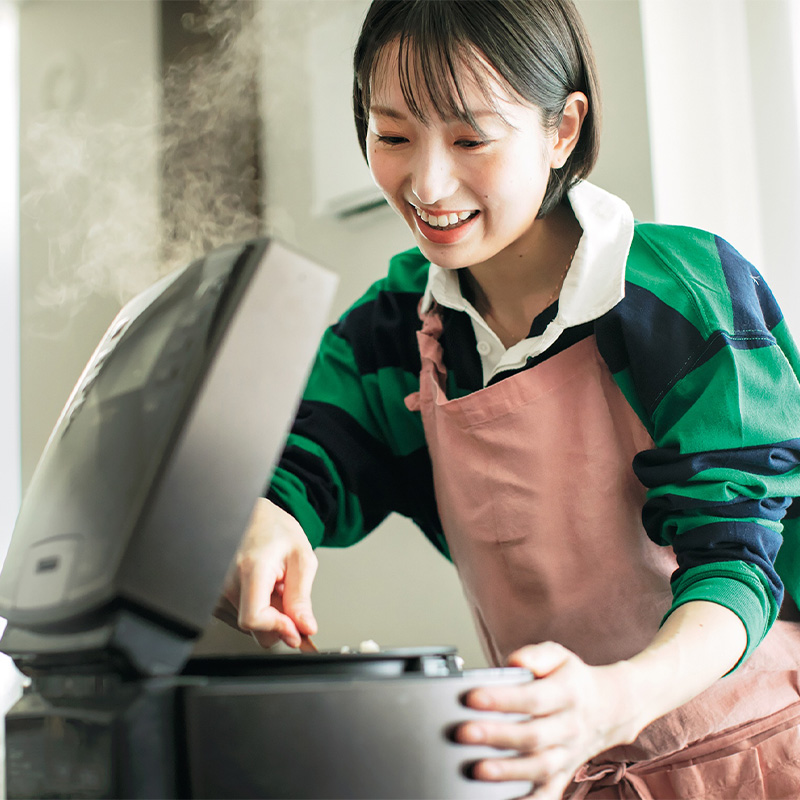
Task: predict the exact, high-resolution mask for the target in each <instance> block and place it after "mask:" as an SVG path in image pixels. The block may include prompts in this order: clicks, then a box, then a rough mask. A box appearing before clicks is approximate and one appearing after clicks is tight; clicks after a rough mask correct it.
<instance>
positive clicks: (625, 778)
mask: <svg viewBox="0 0 800 800" xmlns="http://www.w3.org/2000/svg"><path fill="white" fill-rule="evenodd" d="M572 780H573V783H575V784H577V788H576V790H575V792H573V794H571V795H570V796H569V797H570V800H583V798H584V797H586V796H587V795H588V794H589V792H590V791H592V789H594V788H595V787H600V786H616V787H617V791H618V792H619V797H620V800H653V795H652V794H650V792H649V790H648V788H647V785H646V784H645V782H644V781H643V780H642V779H641V778H640V777H639V776H638V775H636V773H634V772H632V771H631V770H630V769H629V768H628V765H627V764H625V763H623V762H612V763H605V764H602V763H601V764H597V763H592V762H591V761H590V762H589V763H588V764H584V765H583V766H582V767H581V768H580V769H579V770H578V771H577V772H576V773H575V777H574V778H573V779H572Z"/></svg>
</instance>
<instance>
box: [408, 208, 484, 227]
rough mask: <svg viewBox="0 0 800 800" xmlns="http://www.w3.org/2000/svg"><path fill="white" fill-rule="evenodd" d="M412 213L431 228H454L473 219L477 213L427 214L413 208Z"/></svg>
mask: <svg viewBox="0 0 800 800" xmlns="http://www.w3.org/2000/svg"><path fill="white" fill-rule="evenodd" d="M414 211H416V212H417V216H418V217H419V218H420V219H421V220H422V221H423V222H426V223H427V224H428V225H430V226H431V227H432V228H445V229H448V228H452V227H454V226H458V225H462V224H463V223H464V222H466V221H467V220H468V219H470V218H471V217H474V216H475V215H476V214H477V213H478V212H477V211H450V212H448V213H445V214H429V213H428V212H427V211H423V210H422V209H421V208H417V207H416V206H414Z"/></svg>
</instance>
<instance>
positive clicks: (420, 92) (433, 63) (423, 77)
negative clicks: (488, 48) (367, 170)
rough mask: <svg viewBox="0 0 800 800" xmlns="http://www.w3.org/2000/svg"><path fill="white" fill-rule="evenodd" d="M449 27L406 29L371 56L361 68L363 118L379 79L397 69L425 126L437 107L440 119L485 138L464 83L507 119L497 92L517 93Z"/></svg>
mask: <svg viewBox="0 0 800 800" xmlns="http://www.w3.org/2000/svg"><path fill="white" fill-rule="evenodd" d="M415 21H416V20H415ZM409 22H411V20H409ZM418 22H420V23H425V22H428V20H424V19H423V20H419V21H418ZM447 27H449V26H446V27H439V28H438V29H437V28H433V27H431V26H430V25H424V24H420V25H417V26H414V28H413V29H412V26H411V25H408V26H407V27H406V29H405V30H403V31H401V32H400V34H399V35H398V36H396V37H395V38H394V39H393V40H392V41H390V42H387V43H386V44H385V45H384V46H383V47H382V48H380V50H378V51H377V52H375V53H374V54H373V58H372V60H371V61H372V63H371V64H365V65H364V66H365V67H366V69H365V70H364V72H365V73H366V74H365V75H364V76H363V78H364V79H363V81H362V82H361V102H362V108H363V109H364V111H365V112H366V113H367V114H368V113H369V108H370V101H371V95H372V93H373V89H377V88H378V87H380V85H381V80H382V76H386V75H389V74H391V71H393V70H396V71H397V75H398V78H399V81H400V87H401V89H402V92H403V99H404V101H405V103H406V105H407V106H408V110H409V111H410V112H411V114H413V115H414V117H416V118H417V119H418V120H420V121H421V122H422V123H424V124H427V123H428V122H429V121H430V119H429V115H430V109H435V113H436V115H437V116H438V117H439V118H440V119H441V120H445V121H447V120H452V119H456V120H459V121H460V122H464V123H466V124H468V125H470V126H471V127H472V128H473V129H474V130H475V131H476V132H478V133H479V134H481V135H483V131H482V130H481V128H480V125H479V124H478V122H477V120H476V119H475V116H474V113H473V112H474V109H472V108H470V107H469V105H468V104H467V100H466V94H465V85H468V86H469V87H470V88H477V89H478V91H479V92H480V94H481V95H482V96H483V98H484V100H485V102H486V108H488V109H490V110H491V111H493V112H495V113H496V114H498V115H499V116H500V117H501V118H503V119H504V120H505V118H504V117H503V115H502V113H501V111H500V108H499V106H498V103H497V96H496V89H497V88H498V87H499V86H503V87H504V88H505V89H506V91H507V92H509V93H511V94H512V95H515V94H516V92H514V90H513V88H512V87H511V86H509V85H508V83H507V82H506V81H505V79H504V78H502V76H501V75H500V74H499V73H498V72H497V71H496V70H495V69H494V68H493V67H492V66H491V65H490V64H489V63H488V61H487V59H486V58H485V57H484V56H483V55H482V54H481V53H479V52H477V51H476V49H475V46H474V45H473V44H472V43H471V42H470V41H469V40H468V39H466V37H464V36H459V35H458V33H459V32H458V31H455V35H453V33H454V32H453V31H450V30H448V29H447ZM395 45H396V48H395Z"/></svg>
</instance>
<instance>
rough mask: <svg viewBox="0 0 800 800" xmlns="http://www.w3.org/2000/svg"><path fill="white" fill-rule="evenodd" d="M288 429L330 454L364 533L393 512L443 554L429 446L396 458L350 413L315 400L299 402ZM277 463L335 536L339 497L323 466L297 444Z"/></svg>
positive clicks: (444, 548)
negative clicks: (298, 482)
mask: <svg viewBox="0 0 800 800" xmlns="http://www.w3.org/2000/svg"><path fill="white" fill-rule="evenodd" d="M292 430H293V432H294V433H296V434H298V435H300V436H304V437H306V438H307V439H310V440H311V441H313V442H316V443H317V444H318V445H319V446H320V447H322V448H323V449H324V451H325V452H326V453H329V454H330V456H331V460H332V461H333V463H334V466H335V468H336V470H337V472H338V473H339V477H340V479H341V481H342V484H343V486H344V487H345V489H346V490H347V491H349V492H352V493H353V494H355V495H356V496H357V497H358V498H359V502H360V504H361V512H362V514H363V517H364V530H365V532H368V531H371V530H372V529H373V528H374V527H376V526H377V525H378V524H379V523H380V522H381V521H382V520H383V519H384V518H385V517H386V516H387V514H389V513H390V512H392V511H395V512H397V513H399V514H402V515H403V516H406V517H409V518H410V519H412V520H413V521H414V522H415V523H416V524H417V525H418V526H419V527H420V528H421V529H422V532H423V533H424V534H425V536H426V537H427V538H428V539H429V540H430V541H431V542H432V543H433V544H434V546H435V547H436V548H437V549H438V550H440V551H441V552H443V553H445V554H447V549H446V547H447V546H446V544H445V540H444V536H443V534H442V526H441V522H440V520H439V514H438V510H437V507H436V498H435V495H434V489H433V469H432V467H431V461H430V456H429V454H428V450H427V448H420V449H419V450H416V451H414V452H413V453H410V454H409V455H406V456H402V457H397V456H394V455H393V454H392V453H391V451H390V450H389V448H388V447H387V446H386V445H384V444H383V443H382V442H379V441H378V440H376V439H375V438H374V437H372V436H370V434H369V433H368V432H367V431H365V430H364V428H362V427H361V426H360V425H359V424H358V423H357V422H356V421H355V420H354V419H353V418H352V417H351V416H350V415H349V414H348V413H346V412H345V411H343V410H342V409H340V408H338V407H337V406H335V405H332V404H330V403H323V402H317V401H308V400H304V401H303V402H302V403H301V404H300V409H299V411H298V414H297V418H296V420H295V424H294V427H293V429H292ZM280 463H281V466H283V467H285V468H286V469H288V470H289V471H290V472H292V473H294V474H295V475H298V476H300V477H301V479H302V480H303V482H304V483H305V485H306V486H307V487H308V494H309V499H310V502H311V503H312V505H313V507H314V508H315V510H317V513H318V514H319V516H320V518H321V519H322V521H323V523H325V527H326V530H327V531H329V532H333V530H334V529H335V514H336V503H337V498H336V495H335V489H334V486H333V484H332V482H331V481H330V478H328V477H327V470H326V468H325V466H324V464H323V463H322V462H321V461H320V460H319V459H318V458H317V457H316V456H315V455H314V454H312V453H308V452H307V451H304V450H303V449H302V448H301V447H297V446H293V447H288V448H287V449H286V450H285V452H284V454H283V456H282V457H281V462H280Z"/></svg>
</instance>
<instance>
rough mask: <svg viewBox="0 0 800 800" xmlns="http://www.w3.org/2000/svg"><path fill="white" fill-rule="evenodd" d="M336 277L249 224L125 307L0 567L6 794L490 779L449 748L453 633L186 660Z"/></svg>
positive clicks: (467, 786)
mask: <svg viewBox="0 0 800 800" xmlns="http://www.w3.org/2000/svg"><path fill="white" fill-rule="evenodd" d="M335 286H336V279H335V278H334V276H333V275H331V274H330V273H329V272H327V271H326V270H323V269H322V268H320V267H318V266H317V265H315V264H314V263H312V262H310V261H309V260H308V259H306V258H304V257H302V256H300V255H299V254H297V253H296V252H293V251H292V250H290V249H289V248H287V247H285V246H283V245H281V244H279V243H277V242H275V241H270V240H267V239H257V240H253V241H249V242H245V243H242V244H236V245H231V246H228V247H224V248H221V249H219V250H216V251H214V252H212V253H210V254H209V255H207V256H206V257H205V258H202V259H200V260H198V261H196V262H194V263H192V264H190V265H189V266H188V267H186V268H185V269H183V270H180V271H177V272H175V273H173V274H172V275H170V276H168V277H167V278H165V279H163V280H162V281H160V282H159V283H157V284H156V285H155V286H153V287H152V288H151V289H150V290H148V291H147V292H145V293H143V294H142V295H140V296H139V297H137V298H135V299H134V300H132V301H131V302H130V303H129V304H128V305H126V307H125V308H124V309H123V310H122V311H121V312H120V314H119V315H118V316H117V318H116V319H115V320H114V322H113V323H112V324H111V326H110V328H109V330H108V332H107V333H106V335H105V336H104V337H103V339H102V340H101V342H100V344H99V346H98V348H97V350H96V351H95V353H94V355H93V356H92V358H91V359H90V361H89V363H88V365H87V367H86V369H85V370H84V372H83V374H82V375H81V377H80V379H79V381H78V383H77V385H76V387H75V389H74V390H73V392H72V395H71V396H70V398H69V400H68V402H67V404H66V406H65V408H64V411H63V412H62V414H61V417H60V418H59V420H58V422H57V424H56V426H55V428H54V430H53V433H52V435H51V437H50V440H49V441H48V444H47V447H46V448H45V450H44V453H43V455H42V458H41V460H40V462H39V465H38V466H37V469H36V472H35V474H34V476H33V478H32V480H31V484H30V487H29V488H28V491H27V492H26V495H25V498H24V501H23V503H22V506H21V509H20V513H19V517H18V520H17V524H16V527H15V530H14V534H13V537H12V540H11V545H10V549H9V552H8V556H7V559H6V562H5V566H4V569H3V572H2V574H1V575H0V615H2V616H3V617H5V618H6V619H7V620H8V626H7V629H6V632H5V634H4V636H3V638H2V642H0V649H2V650H3V651H4V652H6V653H7V654H8V655H10V656H11V657H12V658H13V659H14V661H15V663H16V665H17V666H18V667H19V668H20V669H21V670H22V671H23V672H25V673H26V674H27V675H28V676H29V677H30V679H31V682H30V685H29V686H28V687H27V688H26V689H25V692H24V695H23V697H22V698H21V699H20V700H19V702H18V703H17V704H16V705H15V706H14V707H13V708H12V709H11V711H10V712H9V714H8V715H7V718H6V762H5V763H6V785H7V794H8V796H9V797H11V798H48V797H59V798H111V797H114V798H122V797H131V798H181V797H192V798H195V797H196V798H212V797H217V798H245V797H248V798H256V797H263V798H334V797H336V798H473V797H474V798H501V797H516V796H519V795H520V794H523V793H525V792H526V791H527V790H528V789H529V785H527V784H506V785H492V784H483V783H478V782H476V781H471V780H470V779H469V778H468V777H467V775H466V770H467V769H468V764H469V763H470V762H471V761H473V760H475V759H476V758H479V757H481V756H483V755H487V754H488V751H486V750H485V749H482V748H471V747H470V748H467V747H463V746H459V745H456V744H454V743H453V742H452V741H451V740H450V737H449V733H450V730H451V729H452V726H453V725H454V724H456V723H457V722H458V721H461V720H464V719H467V718H470V717H474V716H476V713H475V712H472V711H469V710H468V709H466V708H464V707H463V706H462V705H461V704H460V697H461V695H462V694H463V692H464V691H466V689H468V688H469V687H470V686H473V685H478V684H487V683H496V682H501V683H502V682H514V681H521V680H527V679H530V675H529V673H527V672H525V671H524V670H511V669H505V670H474V671H466V672H464V671H462V670H461V669H460V667H459V666H458V663H457V659H456V656H455V653H454V652H453V651H452V650H448V649H436V648H433V649H421V650H398V651H386V652H380V653H374V654H340V653H319V654H312V655H306V654H296V655H295V654H269V653H265V654H264V655H263V656H261V655H259V656H242V657H213V658H190V655H191V650H192V647H193V644H194V642H195V640H196V639H197V637H198V636H199V634H200V633H201V632H202V631H203V630H204V629H205V627H206V626H207V624H208V622H209V619H210V617H211V613H212V611H213V608H214V606H215V604H216V600H217V597H218V595H219V592H220V589H221V586H222V584H223V580H224V576H225V572H226V570H227V567H228V564H229V563H230V560H231V558H232V556H233V554H234V552H235V550H236V546H237V545H238V542H239V539H240V538H241V535H242V533H243V531H244V529H245V527H246V525H247V521H248V518H249V514H250V511H251V509H252V506H253V503H254V502H255V500H256V498H257V497H258V496H259V494H260V493H261V491H262V490H263V488H264V485H265V482H266V480H267V476H268V475H269V473H270V471H271V469H272V467H273V464H274V461H275V459H276V458H277V455H278V453H279V452H280V449H281V447H282V446H283V443H284V441H285V437H286V432H287V429H288V426H289V423H290V421H291V419H292V417H293V414H294V411H295V409H296V404H297V401H298V397H299V394H300V392H301V390H302V387H303V385H304V383H305V379H306V376H307V370H308V366H309V364H310V363H311V360H312V358H313V356H314V353H315V351H316V345H317V342H318V340H319V336H320V333H321V331H322V328H323V326H324V324H325V321H326V318H327V315H328V311H329V307H330V303H331V300H332V297H333V293H334V291H335Z"/></svg>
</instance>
